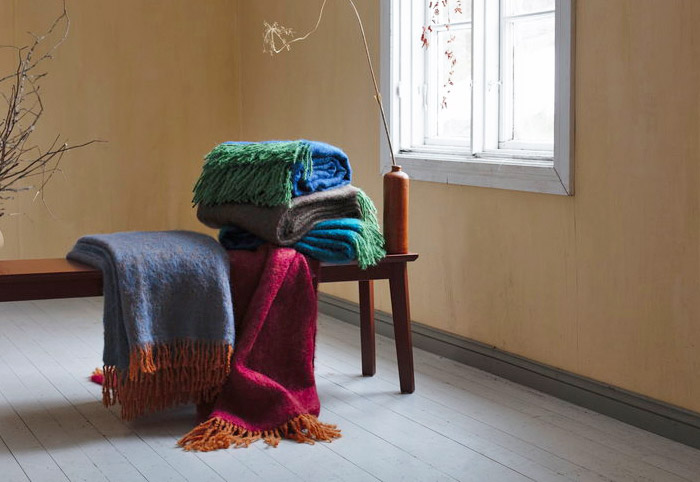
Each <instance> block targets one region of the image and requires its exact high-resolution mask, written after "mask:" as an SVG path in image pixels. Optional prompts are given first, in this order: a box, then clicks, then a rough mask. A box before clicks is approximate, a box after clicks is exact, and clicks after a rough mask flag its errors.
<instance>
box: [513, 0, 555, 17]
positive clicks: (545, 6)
mask: <svg viewBox="0 0 700 482" xmlns="http://www.w3.org/2000/svg"><path fill="white" fill-rule="evenodd" d="M505 4H506V8H505V12H504V15H505V16H506V17H511V16H514V15H527V14H531V13H538V12H550V11H554V0H506V2H505Z"/></svg>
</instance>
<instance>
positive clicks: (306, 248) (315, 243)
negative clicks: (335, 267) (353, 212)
mask: <svg viewBox="0 0 700 482" xmlns="http://www.w3.org/2000/svg"><path fill="white" fill-rule="evenodd" d="M363 230H364V224H363V222H362V221H361V220H360V219H355V218H342V219H331V220H328V221H322V222H320V223H318V224H316V225H315V226H314V227H313V228H312V229H311V230H310V231H309V232H308V233H306V234H305V235H304V236H303V237H302V238H301V240H299V241H297V242H296V243H295V244H294V245H293V246H292V247H293V248H294V249H296V250H297V251H299V252H301V253H303V254H306V255H308V256H310V257H312V258H315V259H318V260H319V261H322V262H325V263H348V262H351V261H354V260H357V261H358V264H359V265H360V267H361V268H366V267H367V266H372V265H374V264H376V263H377V262H378V261H379V260H380V259H382V258H383V257H384V256H386V252H385V251H384V249H383V248H382V247H381V246H382V244H381V243H377V241H376V240H371V239H368V238H367V233H365V232H364V231H363ZM219 242H220V243H221V244H222V245H223V246H224V248H226V249H230V250H235V249H250V250H253V249H256V248H257V247H258V246H260V245H262V244H264V243H265V241H264V240H262V239H260V238H258V237H257V236H255V235H253V234H250V233H248V232H247V231H245V230H242V229H240V228H238V227H237V226H226V227H224V228H222V229H221V230H220V231H219Z"/></svg>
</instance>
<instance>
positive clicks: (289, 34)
mask: <svg viewBox="0 0 700 482" xmlns="http://www.w3.org/2000/svg"><path fill="white" fill-rule="evenodd" d="M327 2H328V0H323V3H322V4H321V11H320V12H319V14H318V20H316V25H315V26H314V27H313V28H312V29H311V30H309V31H308V32H307V33H306V34H305V35H302V36H300V37H295V36H294V31H293V30H292V29H290V28H287V27H284V26H282V25H280V24H279V23H277V22H274V23H272V24H270V23H268V22H263V28H264V30H263V52H265V53H269V54H270V55H274V54H279V53H280V52H283V51H285V50H291V45H292V44H293V43H295V42H299V41H301V40H306V39H307V38H308V37H309V36H311V35H312V34H313V33H314V32H316V30H318V27H319V25H320V24H321V20H322V19H323V12H324V9H325V8H326V3H327ZM347 2H348V3H349V4H350V6H351V7H352V9H353V12H354V13H355V18H356V19H357V24H358V26H359V27H360V35H361V36H362V42H363V43H364V46H365V56H366V57H367V64H368V66H369V73H370V76H371V77H372V82H373V86H374V99H375V100H376V101H377V106H378V108H379V113H380V114H381V117H382V124H383V126H384V133H385V134H386V140H387V143H388V145H389V154H390V155H391V164H392V165H394V166H395V165H396V159H395V158H394V148H393V146H392V142H391V135H390V134H389V124H388V123H387V120H386V114H385V112H384V105H383V103H382V95H381V94H380V93H379V84H378V83H377V76H376V74H375V73H374V66H373V65H372V57H371V56H370V53H369V44H368V43H367V36H366V35H365V27H364V25H363V24H362V18H361V17H360V12H358V10H357V6H356V5H355V2H354V1H353V0H347Z"/></svg>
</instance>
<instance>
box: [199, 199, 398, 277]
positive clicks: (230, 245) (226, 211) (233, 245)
mask: <svg viewBox="0 0 700 482" xmlns="http://www.w3.org/2000/svg"><path fill="white" fill-rule="evenodd" d="M197 217H198V218H199V220H200V221H202V222H203V223H204V224H206V225H207V226H209V227H212V228H222V229H221V231H220V232H219V242H221V243H222V244H223V245H224V247H226V249H254V248H256V247H257V246H259V245H260V244H262V242H263V241H267V242H270V243H273V244H276V245H280V246H292V247H294V248H295V249H298V250H299V251H301V252H303V253H304V254H308V255H310V256H312V257H314V258H316V259H319V260H321V261H326V262H334V263H343V262H349V261H353V260H355V259H356V260H357V261H358V265H359V266H360V267H361V268H363V269H364V268H366V267H368V266H373V265H375V264H377V262H378V261H379V260H380V259H382V258H383V257H384V256H386V251H385V250H384V237H383V236H382V234H381V231H380V229H379V222H378V220H377V210H376V208H375V207H374V203H372V200H371V199H370V198H369V196H367V195H366V194H365V193H364V192H363V191H362V190H361V189H357V188H356V187H354V186H344V187H340V188H337V189H332V190H329V191H325V192H318V193H315V194H310V195H307V196H302V197H298V198H294V199H293V200H292V205H291V206H290V207H288V208H287V207H284V206H277V207H272V208H263V207H260V206H253V205H250V204H223V205H220V206H201V205H200V206H199V208H198V209H197ZM343 219H346V220H347V221H341V220H343ZM331 220H332V221H335V222H334V223H332V224H325V225H323V226H322V227H320V228H319V223H324V222H328V221H331ZM314 230H316V233H315V234H314V235H311V237H310V238H309V235H310V234H311V233H312V232H313V231H314ZM257 238H260V239H261V240H262V241H261V240H259V239H257Z"/></svg>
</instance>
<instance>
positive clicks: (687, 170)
mask: <svg viewBox="0 0 700 482" xmlns="http://www.w3.org/2000/svg"><path fill="white" fill-rule="evenodd" d="M358 5H359V7H360V10H361V14H362V16H363V18H364V20H365V27H366V29H367V32H368V36H369V41H370V42H371V44H372V52H373V55H374V58H375V60H377V59H378V57H379V55H378V53H379V51H378V37H379V8H378V2H376V1H374V0H360V1H358ZM318 6H319V2H318V1H316V0H298V1H294V2H291V1H277V0H257V1H255V2H242V3H241V6H240V8H241V10H240V14H241V19H242V21H241V32H240V33H241V64H242V66H243V67H244V68H243V69H242V70H241V75H242V78H241V87H242V96H241V98H242V107H241V109H242V110H241V114H242V123H241V134H242V137H243V138H245V139H250V140H256V139H267V138H299V137H307V138H315V139H322V140H326V141H328V142H332V143H335V144H337V145H339V146H341V147H343V148H344V149H345V150H346V151H347V152H348V154H349V155H350V157H351V160H352V162H353V166H354V168H355V183H356V184H357V185H359V186H361V187H362V188H363V189H365V190H366V191H367V192H368V193H369V194H370V195H371V196H372V197H373V198H374V199H375V200H376V201H377V202H378V204H381V203H380V201H381V178H380V175H379V168H378V166H379V161H378V155H379V152H378V149H379V128H378V126H379V124H378V117H377V112H376V110H375V106H374V104H373V99H372V89H371V83H370V80H369V77H368V75H367V70H366V65H365V59H364V57H363V53H362V45H361V43H360V39H359V36H358V30H357V25H356V24H355V21H354V18H353V17H352V11H351V10H350V8H349V6H348V5H347V4H346V2H342V1H337V2H330V3H329V7H328V11H327V13H326V17H325V20H324V21H323V23H322V24H321V26H320V28H319V30H318V32H317V33H316V34H315V36H313V37H312V38H310V39H309V40H308V41H306V42H304V43H299V44H296V45H295V47H294V49H293V50H292V51H291V52H286V53H284V54H282V55H280V56H277V57H274V58H272V57H270V56H268V55H264V54H263V53H262V43H261V37H262V23H263V20H268V21H275V20H277V21H279V22H281V23H282V24H284V25H287V26H290V27H293V28H294V29H295V30H296V31H298V32H305V31H306V30H308V29H310V28H311V27H312V26H313V24H314V22H315V21H316V15H317V12H318V10H317V9H318ZM576 13H577V17H578V19H577V36H576V46H577V51H578V53H577V58H576V74H575V75H576V83H577V90H576V95H577V100H576V109H577V115H576V159H577V164H576V169H575V171H576V196H575V197H573V198H567V197H559V196H552V195H542V194H530V193H522V192H510V191H504V190H496V189H483V188H473V187H465V186H452V185H442V184H434V183H426V182H413V184H412V186H411V212H410V220H411V225H412V230H411V248H412V249H413V250H415V251H417V252H419V253H420V254H421V259H420V260H419V261H418V262H417V263H415V265H414V266H413V267H412V268H411V272H410V280H411V295H412V315H413V319H414V320H415V321H419V322H421V323H425V324H427V325H431V326H434V327H437V328H440V329H443V330H447V331H450V332H453V333H457V334H459V335H463V336H466V337H469V338H472V339H476V340H479V341H481V342H484V343H488V344H491V345H495V346H497V347H498V348H500V349H503V350H507V351H510V352H513V353H517V354H519V355H523V356H525V357H528V358H531V359H534V360H537V361H539V362H543V363H547V364H550V365H553V366H556V367H560V368H563V369H566V370H570V371H572V372H575V373H578V374H581V375H585V376H588V377H591V378H594V379H597V380H600V381H603V382H607V383H611V384H613V385H616V386H619V387H622V388H625V389H629V390H632V391H635V392H639V393H642V394H645V395H647V396H650V397H653V398H656V399H660V400H664V401H666V402H670V403H674V404H677V405H680V406H682V407H685V408H688V409H691V410H695V411H700V377H698V373H700V294H699V288H700V225H699V222H700V212H699V211H700V194H699V193H700V144H699V142H698V138H699V136H700V118H699V116H700V62H699V61H698V60H699V59H700V30H698V29H697V28H696V26H697V25H698V24H699V23H700V2H698V1H697V0H615V1H610V0H580V1H579V2H577V12H576ZM323 289H324V290H325V291H327V292H329V293H331V294H334V295H338V296H342V297H344V298H347V299H351V300H357V293H356V287H355V286H354V285H352V284H347V285H335V286H333V285H328V286H325V287H324V288H323ZM377 291H378V299H377V304H378V307H379V308H380V309H383V310H388V309H389V297H388V289H387V288H386V287H385V286H379V287H378V289H377Z"/></svg>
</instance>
